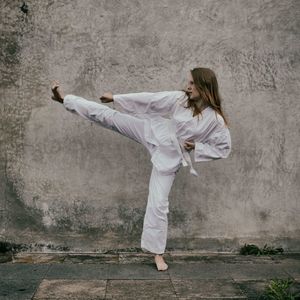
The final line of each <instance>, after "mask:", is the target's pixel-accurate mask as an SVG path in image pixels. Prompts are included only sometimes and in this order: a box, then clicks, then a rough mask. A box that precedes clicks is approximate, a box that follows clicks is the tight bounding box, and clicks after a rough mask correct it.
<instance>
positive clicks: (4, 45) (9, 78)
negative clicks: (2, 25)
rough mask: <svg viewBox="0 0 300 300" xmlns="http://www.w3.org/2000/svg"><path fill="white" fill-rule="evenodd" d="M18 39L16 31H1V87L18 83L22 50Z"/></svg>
mask: <svg viewBox="0 0 300 300" xmlns="http://www.w3.org/2000/svg"><path fill="white" fill-rule="evenodd" d="M18 39H19V37H18V33H16V32H13V33H12V32H3V31H2V32H0V66H1V70H0V71H1V80H0V87H4V86H8V85H14V86H16V85H17V80H18V78H19V75H20V74H19V71H18V65H19V63H20V50H21V48H20V45H19V41H18Z"/></svg>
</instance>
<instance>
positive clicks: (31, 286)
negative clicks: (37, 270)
mask: <svg viewBox="0 0 300 300" xmlns="http://www.w3.org/2000/svg"><path fill="white" fill-rule="evenodd" d="M40 282H41V279H39V278H36V279H32V278H29V279H27V278H26V277H25V276H24V278H18V279H7V278H3V277H1V279H0V299H1V300H4V299H5V300H21V299H22V300H27V299H32V297H33V295H34V293H35V291H36V289H37V288H38V286H39V284H40Z"/></svg>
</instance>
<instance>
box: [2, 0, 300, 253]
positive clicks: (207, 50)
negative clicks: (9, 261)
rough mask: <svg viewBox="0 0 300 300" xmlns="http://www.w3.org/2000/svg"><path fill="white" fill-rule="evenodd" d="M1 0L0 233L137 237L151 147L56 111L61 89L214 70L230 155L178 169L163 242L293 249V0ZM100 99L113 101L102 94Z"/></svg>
mask: <svg viewBox="0 0 300 300" xmlns="http://www.w3.org/2000/svg"><path fill="white" fill-rule="evenodd" d="M26 3H27V5H28V12H27V13H24V12H22V11H21V9H20V6H21V4H22V1H16V0H14V1H8V0H4V1H1V3H0V20H1V21H0V22H1V24H0V25H1V27H0V29H1V37H0V38H1V41H0V51H1V52H0V54H1V56H0V64H1V65H0V67H1V69H0V70H1V74H0V76H1V78H0V89H1V93H0V95H1V98H0V99H1V100H0V101H1V102H0V130H1V132H0V133H1V134H0V147H1V148H0V188H1V196H0V212H1V215H0V216H1V219H0V225H1V227H0V239H1V240H9V241H13V242H18V243H26V244H30V243H44V244H51V245H53V246H54V248H55V246H56V245H57V247H60V246H66V247H69V248H70V249H77V250H82V251H92V250H95V249H100V250H103V249H111V248H123V247H139V246H140V235H141V232H142V223H143V217H144V211H145V208H146V201H147V192H148V190H147V189H148V181H149V178H150V172H151V163H150V160H149V159H150V156H149V154H148V153H147V151H146V150H145V149H144V148H143V146H142V145H139V144H137V143H135V142H133V141H131V140H129V139H127V138H125V137H123V136H121V135H118V134H116V133H115V132H111V131H109V130H107V129H104V128H102V127H99V126H97V125H95V124H92V123H90V122H88V121H86V120H83V119H81V118H80V117H77V116H75V115H73V114H71V113H69V112H67V111H65V110H64V108H63V106H61V105H60V104H59V103H56V102H53V101H52V100H51V99H50V92H49V84H50V82H51V80H52V79H54V78H55V79H58V80H59V81H60V82H61V83H62V85H63V86H64V89H65V91H66V92H67V93H73V94H78V95H81V96H84V97H86V98H89V99H94V100H95V101H99V100H97V99H98V97H99V96H100V95H101V94H102V93H103V92H105V91H108V90H111V91H113V92H114V93H126V92H138V91H161V90H172V89H179V88H182V87H183V84H184V81H185V78H186V75H187V72H188V70H189V69H190V68H192V67H196V66H207V67H210V68H212V69H213V70H214V71H215V72H216V74H217V76H218V80H219V84H220V91H221V94H222V96H223V99H224V108H225V111H226V112H227V115H228V118H229V120H230V123H231V134H232V144H233V150H232V153H231V155H230V157H229V158H227V159H226V160H219V161H214V162H206V163H201V164H198V165H197V167H196V168H197V170H198V171H199V173H200V174H201V176H200V177H199V178H196V177H193V176H190V175H189V173H188V170H186V169H183V168H182V169H181V170H180V171H179V173H178V174H177V177H176V180H175V183H174V186H173V187H172V191H171V194H170V214H169V235H168V247H169V248H175V249H179V248H190V249H203V250H211V251H216V250H217V251H220V250H223V251H231V250H237V249H238V247H239V246H240V245H243V243H244V242H248V243H249V242H256V243H258V244H260V245H263V244H264V243H269V244H273V245H275V246H277V245H278V246H279V245H281V246H283V247H284V248H285V249H288V250H291V251H299V250H300V243H299V241H300V239H299V237H300V218H299V215H300V209H299V206H300V204H299V183H300V171H299V147H300V139H299V128H300V123H299V108H300V102H299V74H300V73H299V48H300V47H299V40H300V34H299V30H300V26H299V20H300V5H299V1H297V0H294V1H293V0H285V1H282V0H273V1H267V0H254V1H248V0H235V1H234V0H225V1H214V0H210V1H208V0H205V1H204V0H202V1H199V0H193V1H192V0H191V1H182V0H180V1H179V0H164V1H147V0H130V1H129V0H127V1H126V0H122V1H121V0H119V1H116V0H106V1H104V0H85V1H79V0H65V1H56V0H55V1H54V0H47V1H33V0H30V1H27V2H26ZM109 106H111V104H109Z"/></svg>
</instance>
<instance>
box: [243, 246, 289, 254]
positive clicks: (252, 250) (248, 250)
mask: <svg viewBox="0 0 300 300" xmlns="http://www.w3.org/2000/svg"><path fill="white" fill-rule="evenodd" d="M278 253H283V248H281V247H277V248H274V247H271V246H268V245H267V244H265V245H264V247H263V248H262V249H261V248H259V247H258V246H256V245H254V244H244V246H243V247H242V248H241V249H240V254H242V255H274V254H278Z"/></svg>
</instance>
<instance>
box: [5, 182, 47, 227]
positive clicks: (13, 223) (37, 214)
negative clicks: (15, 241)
mask: <svg viewBox="0 0 300 300" xmlns="http://www.w3.org/2000/svg"><path fill="white" fill-rule="evenodd" d="M5 198H6V199H5V200H6V203H7V207H8V210H7V212H6V217H7V223H6V226H7V227H8V228H10V231H11V230H12V229H17V230H20V231H23V230H28V228H30V230H33V231H44V230H45V228H44V225H43V222H42V218H43V213H42V211H40V210H39V209H37V208H34V207H28V206H26V205H25V204H24V203H23V201H22V200H21V199H20V198H19V196H18V194H17V193H16V191H15V189H14V185H13V184H12V183H11V182H9V181H7V180H6V188H5Z"/></svg>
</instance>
